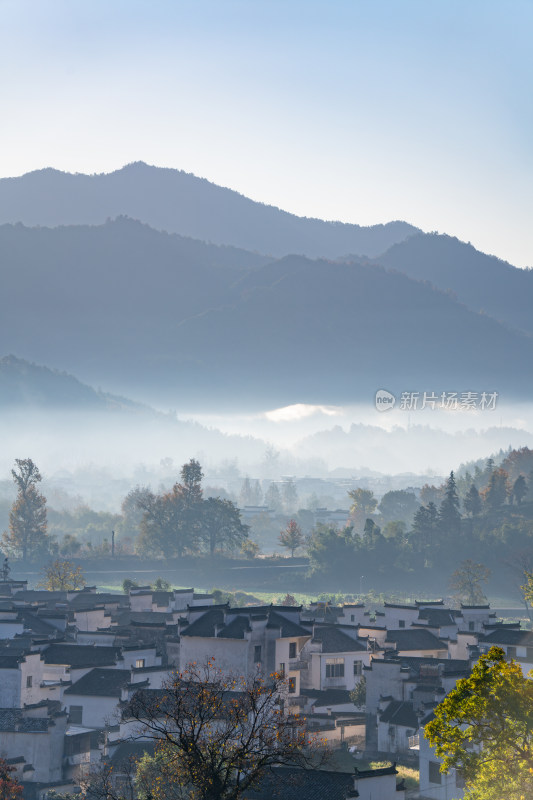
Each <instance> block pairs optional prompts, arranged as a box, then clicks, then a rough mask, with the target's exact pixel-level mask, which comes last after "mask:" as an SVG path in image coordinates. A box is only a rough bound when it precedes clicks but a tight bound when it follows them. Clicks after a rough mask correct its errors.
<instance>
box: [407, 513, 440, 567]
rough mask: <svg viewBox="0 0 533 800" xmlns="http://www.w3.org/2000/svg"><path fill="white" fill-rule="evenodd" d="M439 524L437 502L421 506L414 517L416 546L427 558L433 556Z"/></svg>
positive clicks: (413, 529)
mask: <svg viewBox="0 0 533 800" xmlns="http://www.w3.org/2000/svg"><path fill="white" fill-rule="evenodd" d="M438 524H439V513H438V511H437V507H436V506H435V503H432V502H430V503H428V505H427V506H420V508H419V509H418V511H417V512H416V514H415V516H414V519H413V528H412V533H413V534H414V546H415V548H416V549H417V550H419V551H420V552H421V553H424V555H425V557H426V559H427V558H430V557H431V554H432V551H433V549H434V546H435V536H436V532H437V528H438Z"/></svg>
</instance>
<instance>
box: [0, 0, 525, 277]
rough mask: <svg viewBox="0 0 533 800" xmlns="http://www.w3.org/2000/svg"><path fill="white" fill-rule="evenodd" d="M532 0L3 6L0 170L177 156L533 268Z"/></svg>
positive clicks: (309, 212) (240, 185)
mask: <svg viewBox="0 0 533 800" xmlns="http://www.w3.org/2000/svg"><path fill="white" fill-rule="evenodd" d="M532 31H533V3H532V2H531V0H510V1H509V2H502V1H501V0H497V2H494V1H493V0H468V2H464V0H431V2H428V0H401V2H400V0H0V93H1V94H0V98H1V102H0V177H10V176H15V175H21V174H23V173H25V172H28V171H31V170H34V169H40V168H42V167H49V166H50V167H55V168H57V169H61V170H65V171H69V172H85V173H95V172H98V173H99V172H110V171H112V170H114V169H117V168H120V167H121V166H123V165H124V164H126V163H129V162H131V161H139V160H142V161H146V162H147V163H150V164H155V165H158V166H166V167H175V168H178V169H183V170H185V171H187V172H192V173H194V174H196V175H199V176H201V177H205V178H208V179H209V180H211V181H213V182H214V183H217V184H220V185H223V186H228V187H230V188H232V189H236V190H237V191H239V192H241V193H242V194H245V195H247V196H248V197H251V198H253V199H254V200H260V201H262V202H265V203H269V204H273V205H276V206H279V207H280V208H283V209H285V210H288V211H291V212H293V213H296V214H299V215H303V216H313V217H321V218H324V219H338V220H342V221H345V222H355V223H358V224H360V225H370V224H374V223H378V222H387V221H389V220H393V219H404V220H406V221H408V222H410V223H412V224H414V225H417V226H419V227H420V228H422V229H423V230H426V231H433V230H437V231H439V232H443V233H449V234H451V235H455V236H458V237H459V238H460V239H462V240H464V241H470V242H471V243H472V244H473V245H474V246H476V247H477V248H479V249H480V250H483V251H484V252H487V253H492V254H495V255H497V256H499V257H501V258H504V259H506V260H508V261H510V262H511V263H513V264H515V265H517V266H533V225H532V224H531V222H532V211H533V209H532V192H531V186H532V185H533V180H532V179H533V158H532V156H533V86H532V84H533V80H532V78H533V48H532V47H531V35H532Z"/></svg>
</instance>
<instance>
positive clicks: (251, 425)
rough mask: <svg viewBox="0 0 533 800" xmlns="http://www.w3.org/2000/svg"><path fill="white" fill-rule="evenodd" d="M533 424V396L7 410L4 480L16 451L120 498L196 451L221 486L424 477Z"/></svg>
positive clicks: (518, 442)
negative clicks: (390, 403) (522, 399)
mask: <svg viewBox="0 0 533 800" xmlns="http://www.w3.org/2000/svg"><path fill="white" fill-rule="evenodd" d="M531 431H533V404H527V405H526V404H523V405H511V404H508V405H506V404H505V403H496V408H495V409H492V410H489V409H486V408H485V410H479V409H477V410H468V411H467V410H448V411H444V410H439V409H438V408H435V409H429V408H426V409H425V410H421V409H413V410H411V411H407V410H402V409H401V408H399V407H398V404H397V405H396V407H395V408H394V409H392V410H389V411H386V412H379V411H377V410H376V408H375V407H374V406H372V405H370V404H369V405H367V406H353V407H342V408H341V407H333V406H331V407H325V406H320V407H316V406H306V405H293V406H289V407H287V408H283V409H270V410H266V411H265V412H262V413H248V414H247V413H238V414H237V413H236V414H224V415H221V414H217V413H216V412H213V413H211V414H206V413H202V414H194V411H193V410H191V409H184V410H182V411H180V412H179V413H178V415H176V414H175V413H167V414H163V413H153V412H152V411H150V410H147V411H146V412H143V411H124V410H120V409H117V410H116V411H114V410H108V411H105V412H98V413H80V412H65V413H59V412H50V413H45V412H41V411H40V412H30V411H27V410H26V411H23V412H18V413H17V412H4V413H3V414H2V418H1V419H0V436H1V441H2V448H1V451H0V481H1V482H9V480H10V469H11V467H12V466H13V462H14V460H15V459H16V458H32V459H33V460H34V461H35V462H36V463H37V464H38V466H39V467H40V469H41V471H42V473H43V474H44V475H45V476H46V479H47V480H48V481H49V484H50V485H52V484H53V485H54V487H55V488H56V489H57V490H59V489H61V491H63V492H65V493H66V494H67V495H68V496H69V497H73V496H75V497H76V498H77V499H78V500H79V499H81V500H82V501H83V502H87V503H89V504H90V505H92V506H93V507H95V508H110V509H111V508H118V507H119V505H120V501H121V499H122V498H123V497H124V494H125V493H126V492H127V491H128V490H129V489H130V488H131V487H132V486H134V485H136V484H139V483H141V484H151V485H152V486H153V487H154V488H158V486H159V484H161V483H163V484H166V485H169V484H171V483H172V482H173V481H175V480H177V479H178V477H179V468H180V466H181V464H183V463H184V462H185V461H187V460H189V459H190V458H192V457H194V458H197V459H198V460H199V461H200V463H201V464H202V466H203V467H204V472H205V473H206V481H205V483H206V484H208V485H211V486H228V485H229V483H231V482H233V484H234V485H235V482H236V481H237V480H242V478H244V477H245V476H249V477H251V478H262V479H270V480H279V479H280V478H281V477H282V476H287V475H292V476H296V477H304V476H310V477H316V478H336V479H345V480H353V483H354V485H364V484H365V478H366V477H370V476H372V475H374V476H375V475H376V473H381V474H384V475H395V476H402V475H403V478H401V479H400V477H398V479H397V481H396V483H397V485H398V486H400V485H403V484H404V483H405V482H406V481H407V485H413V486H416V485H421V484H422V483H424V482H425V481H426V480H428V479H431V477H432V476H437V477H438V476H442V475H446V474H447V473H449V471H450V470H451V469H457V468H458V467H459V465H460V464H461V463H463V462H466V461H471V460H475V459H479V458H487V457H488V456H489V455H491V454H493V453H497V452H498V451H499V450H500V449H503V450H505V449H507V448H508V447H513V448H517V447H523V446H528V447H533V433H531ZM409 473H411V475H408V474H409ZM6 485H7V484H6V483H4V489H6ZM65 502H66V501H65Z"/></svg>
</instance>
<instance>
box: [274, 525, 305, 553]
mask: <svg viewBox="0 0 533 800" xmlns="http://www.w3.org/2000/svg"><path fill="white" fill-rule="evenodd" d="M278 541H279V543H280V544H281V545H282V547H286V548H287V550H290V551H291V558H294V551H295V550H297V549H298V548H299V547H302V545H304V544H305V537H304V535H303V533H302V529H301V528H300V526H299V525H298V523H297V522H296V520H294V519H291V520H289V522H288V523H287V527H286V528H285V530H283V531H281V532H280V534H279V539H278Z"/></svg>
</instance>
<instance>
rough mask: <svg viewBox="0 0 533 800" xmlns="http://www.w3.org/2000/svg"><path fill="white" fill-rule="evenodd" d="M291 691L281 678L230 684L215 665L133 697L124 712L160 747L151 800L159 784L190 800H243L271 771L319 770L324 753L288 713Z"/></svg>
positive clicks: (302, 722) (174, 676) (257, 675)
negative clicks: (283, 768) (284, 768)
mask: <svg viewBox="0 0 533 800" xmlns="http://www.w3.org/2000/svg"><path fill="white" fill-rule="evenodd" d="M287 692H288V685H287V682H286V681H285V680H284V679H283V678H282V677H281V676H280V675H278V674H276V673H274V674H272V675H270V676H269V678H268V679H267V678H263V677H262V676H261V674H260V673H258V672H256V673H254V675H253V676H252V677H251V678H244V677H235V678H227V677H225V676H224V674H223V673H222V672H221V671H220V670H218V669H217V668H216V667H215V664H214V660H213V659H211V660H209V661H208V662H207V663H206V664H205V665H203V666H198V665H196V664H190V665H189V666H188V667H187V668H186V669H185V670H184V671H183V672H174V673H171V674H170V676H169V678H168V679H167V680H166V682H165V684H164V686H163V691H159V690H156V691H150V690H140V691H138V692H136V693H135V694H134V695H133V697H132V699H131V700H130V702H129V705H128V709H127V712H128V716H129V717H130V718H131V720H132V721H136V722H137V723H138V730H139V735H142V736H143V737H145V738H146V739H148V740H152V741H154V742H155V747H156V751H155V760H154V762H152V763H153V764H154V766H155V767H157V766H158V768H156V769H155V770H154V771H153V773H152V775H153V780H152V781H151V783H150V782H149V777H148V785H147V786H146V789H148V790H149V792H150V794H151V795H152V797H153V798H154V800H159V798H160V797H161V795H160V794H159V786H160V784H164V785H166V786H168V785H169V784H170V785H173V786H174V787H175V788H176V790H178V789H179V790H180V791H181V792H182V795H181V796H183V797H188V798H190V800H239V798H243V797H246V794H247V792H248V791H250V790H252V789H254V788H256V787H257V786H258V785H259V783H260V781H261V778H262V777H263V776H264V775H266V773H267V772H268V771H270V770H271V769H272V768H273V767H276V766H281V765H290V766H301V767H307V766H311V765H312V766H315V767H316V765H317V760H323V758H324V756H325V755H326V751H325V750H324V749H323V748H322V747H321V746H320V744H319V742H318V740H317V739H316V738H314V737H312V736H309V735H308V734H307V733H306V723H305V719H304V718H303V717H300V716H299V715H297V714H294V715H293V714H292V713H286V711H285V709H284V704H283V703H282V702H280V701H282V700H284V699H285V698H286V696H287ZM146 774H148V776H149V774H150V772H149V770H147V771H146V772H145V776H146ZM158 777H162V780H159V781H158V780H157V778H158ZM177 796H178V797H179V796H180V795H179V794H178V795H177Z"/></svg>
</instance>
